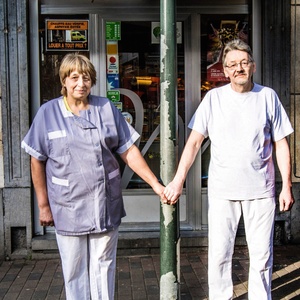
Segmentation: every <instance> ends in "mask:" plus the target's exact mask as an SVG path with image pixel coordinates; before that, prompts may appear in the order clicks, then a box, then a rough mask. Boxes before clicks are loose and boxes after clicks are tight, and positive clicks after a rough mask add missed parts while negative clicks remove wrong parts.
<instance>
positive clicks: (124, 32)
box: [118, 22, 185, 189]
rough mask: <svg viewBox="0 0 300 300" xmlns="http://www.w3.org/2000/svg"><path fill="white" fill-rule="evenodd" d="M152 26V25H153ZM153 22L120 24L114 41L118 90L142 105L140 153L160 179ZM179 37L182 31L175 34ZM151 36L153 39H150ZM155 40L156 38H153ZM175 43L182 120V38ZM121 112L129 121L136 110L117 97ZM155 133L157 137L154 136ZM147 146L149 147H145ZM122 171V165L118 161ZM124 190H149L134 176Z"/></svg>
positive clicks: (156, 48)
mask: <svg viewBox="0 0 300 300" xmlns="http://www.w3.org/2000/svg"><path fill="white" fill-rule="evenodd" d="M153 23H155V24H156V25H155V26H154V25H153ZM159 32H160V31H159V28H158V26H157V22H122V24H121V40H120V41H119V42H118V54H119V68H120V70H119V82H120V88H125V89H128V90H131V91H134V93H135V94H136V95H138V96H139V98H140V101H141V102H142V105H143V114H144V117H143V118H144V120H143V128H142V132H141V140H140V144H139V147H140V150H141V151H143V152H145V155H144V157H145V159H146V161H147V163H148V165H149V166H150V168H151V170H152V171H153V172H154V173H155V175H156V176H157V178H160V141H159V130H158V129H159V128H158V126H159V124H160V45H159ZM179 34H180V35H182V30H181V31H180V32H178V35H179ZM153 35H154V37H153ZM155 37H157V39H155ZM180 41H181V42H180V43H177V45H178V46H177V56H178V79H177V85H178V113H179V116H180V118H181V120H182V121H183V122H184V119H185V103H184V64H183V61H184V58H183V55H184V53H183V42H182V41H183V39H182V36H181V39H180ZM121 101H122V112H123V114H124V115H125V116H126V117H127V118H128V120H129V121H132V125H133V126H134V125H135V124H134V120H135V118H136V115H135V114H136V111H135V109H134V106H133V103H132V101H131V100H130V99H129V98H128V97H126V96H121ZM155 132H157V134H155ZM148 147H149V148H148ZM145 149H148V150H145ZM120 164H121V166H122V168H124V167H125V166H124V164H123V163H122V162H120ZM127 188H129V189H135V188H149V186H148V185H147V184H146V183H145V182H143V180H141V179H140V178H139V177H138V176H137V175H136V174H133V176H132V178H131V180H130V181H129V183H128V185H127Z"/></svg>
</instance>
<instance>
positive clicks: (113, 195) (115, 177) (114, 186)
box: [108, 169, 122, 201]
mask: <svg viewBox="0 0 300 300" xmlns="http://www.w3.org/2000/svg"><path fill="white" fill-rule="evenodd" d="M108 186H109V195H110V200H111V201H114V200H117V199H120V198H121V197H122V188H121V175H120V170H119V169H116V170H114V171H112V172H110V173H108Z"/></svg>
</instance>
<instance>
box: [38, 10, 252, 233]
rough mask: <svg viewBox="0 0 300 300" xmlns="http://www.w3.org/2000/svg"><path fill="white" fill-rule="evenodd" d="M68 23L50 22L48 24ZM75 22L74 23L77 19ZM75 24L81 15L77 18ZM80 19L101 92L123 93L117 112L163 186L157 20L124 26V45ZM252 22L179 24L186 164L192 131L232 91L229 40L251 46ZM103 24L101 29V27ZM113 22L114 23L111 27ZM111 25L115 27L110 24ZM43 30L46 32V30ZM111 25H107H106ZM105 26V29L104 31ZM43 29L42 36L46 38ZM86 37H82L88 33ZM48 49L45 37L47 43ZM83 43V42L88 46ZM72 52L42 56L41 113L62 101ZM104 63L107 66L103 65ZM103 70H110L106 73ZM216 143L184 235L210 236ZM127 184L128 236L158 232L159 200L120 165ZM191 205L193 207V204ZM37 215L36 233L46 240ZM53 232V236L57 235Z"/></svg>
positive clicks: (196, 171) (197, 174) (190, 192)
mask: <svg viewBox="0 0 300 300" xmlns="http://www.w3.org/2000/svg"><path fill="white" fill-rule="evenodd" d="M49 17H50V18H58V19H61V16H53V15H51V16H48V15H44V16H43V19H44V20H46V19H47V18H49ZM70 18H71V16H70ZM72 18H74V15H72ZM76 18H77V19H80V18H81V19H84V20H89V26H90V27H89V28H90V29H89V31H88V34H85V36H86V37H88V39H89V40H90V42H91V41H92V40H93V39H94V38H95V41H99V43H100V44H101V46H100V47H99V45H97V44H96V43H95V41H93V42H91V46H90V47H89V49H88V51H81V52H80V53H81V54H84V55H86V56H88V57H90V59H91V60H92V62H93V63H94V64H95V66H96V69H97V70H98V76H97V77H98V83H97V86H96V88H95V89H94V91H100V95H101V96H104V95H107V92H108V91H119V92H120V98H119V99H118V101H116V103H115V104H116V106H117V107H118V108H119V109H120V110H121V112H122V114H123V115H124V118H125V119H126V120H127V121H128V122H129V123H131V124H132V126H134V127H136V129H137V130H138V131H140V134H141V138H140V140H139V142H138V143H139V144H138V146H139V148H140V150H141V151H142V153H143V155H144V157H145V159H146V161H147V163H148V164H149V166H150V168H151V169H152V170H153V172H154V173H155V174H156V176H157V177H158V178H160V136H159V126H160V118H161V115H160V80H159V77H160V45H159V29H157V28H159V22H158V20H155V19H154V20H151V19H150V20H144V21H141V20H139V21H128V20H125V21H122V20H121V21H119V20H116V22H120V26H121V27H120V28H121V34H120V39H118V40H109V39H106V37H105V35H101V36H100V37H99V36H97V35H96V33H97V32H104V31H105V23H106V20H105V19H102V18H101V16H100V15H97V16H96V15H78V16H76ZM248 18H249V15H248V14H246V13H244V12H243V13H239V12H238V11H237V12H236V13H235V14H226V15H222V14H193V15H190V16H189V17H188V18H184V19H182V20H180V18H179V21H178V22H177V66H178V70H177V101H178V125H179V126H178V133H179V141H178V144H179V156H180V154H181V151H182V149H183V147H184V142H185V140H186V138H187V136H188V134H189V130H188V129H187V124H188V122H189V120H190V119H191V117H192V115H193V113H194V111H195V109H196V108H197V107H198V105H199V103H200V101H201V99H202V98H203V97H204V95H205V93H206V92H207V91H208V90H209V89H211V88H213V87H215V86H218V85H222V84H226V83H227V80H226V78H225V77H224V75H223V74H222V68H221V63H220V57H221V53H222V47H223V45H224V42H225V41H226V39H232V38H234V37H240V38H243V39H248V30H249V19H248ZM99 20H101V22H100V21H99ZM112 21H114V20H112ZM110 22H111V19H110ZM41 24H42V25H41V26H44V25H43V24H44V23H43V22H41ZM103 24H104V25H103ZM102 26H103V27H102ZM42 29H43V28H40V32H43V31H42ZM82 34H83V33H82ZM40 42H41V44H42V45H44V44H45V36H43V35H42V36H41V41H40ZM83 42H84V41H83ZM66 53H67V51H63V52H61V51H60V52H59V51H53V50H51V51H46V50H45V48H43V47H42V49H41V53H40V78H41V79H40V90H41V98H40V99H41V102H40V105H42V104H43V103H44V102H45V101H48V100H50V99H52V98H55V97H58V96H59V94H60V83H59V77H58V68H59V65H60V61H61V59H62V58H63V56H64V55H65V54H66ZM99 62H101V65H100V64H99ZM103 64H106V65H105V66H103ZM209 157H210V154H209V140H207V141H205V143H204V145H203V147H202V150H201V153H199V155H198V156H197V158H196V161H195V163H194V165H193V167H192V168H191V170H190V172H189V175H188V178H187V181H186V183H185V189H184V192H183V195H182V197H181V199H180V202H179V203H180V209H179V211H180V227H181V230H200V231H203V232H206V230H207V190H206V189H207V179H208V162H209ZM120 166H121V169H122V172H123V173H122V174H123V175H122V176H123V195H124V203H125V209H126V211H127V216H126V217H125V218H124V219H123V222H122V225H121V227H120V230H121V231H159V221H160V214H159V206H160V203H159V199H158V197H157V196H156V195H155V194H154V192H153V191H152V189H151V188H150V187H149V186H148V185H147V184H146V183H145V182H143V181H142V180H141V178H139V177H138V176H137V175H135V174H133V173H132V172H130V170H128V169H127V168H126V167H125V166H124V164H123V163H122V162H121V161H120ZM187 199H188V201H187ZM38 224H39V222H38V211H37V210H36V212H35V233H36V234H44V230H43V228H41V227H40V226H39V225H38ZM52 231H53V229H52V228H47V229H46V232H52Z"/></svg>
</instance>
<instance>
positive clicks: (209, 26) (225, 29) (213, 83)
mask: <svg viewBox="0 0 300 300" xmlns="http://www.w3.org/2000/svg"><path fill="white" fill-rule="evenodd" d="M248 30H249V16H248V15H202V16H201V29H200V32H201V99H203V98H204V96H205V94H206V93H207V92H208V91H209V90H210V89H212V88H214V87H218V86H222V85H225V84H228V83H229V81H228V79H227V78H226V77H225V75H224V72H223V66H222V54H223V49H224V45H225V44H226V43H227V42H228V41H230V40H233V39H236V38H239V39H242V40H244V41H245V42H247V43H249V40H248ZM209 160H210V141H209V139H207V140H205V141H204V143H203V146H202V174H201V176H202V187H206V186H207V179H208V166H209Z"/></svg>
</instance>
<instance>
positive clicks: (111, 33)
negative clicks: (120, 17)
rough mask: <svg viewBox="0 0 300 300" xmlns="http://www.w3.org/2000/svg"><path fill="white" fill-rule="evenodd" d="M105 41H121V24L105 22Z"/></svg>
mask: <svg viewBox="0 0 300 300" xmlns="http://www.w3.org/2000/svg"><path fill="white" fill-rule="evenodd" d="M105 32H106V40H112V41H119V40H121V22H106V27H105Z"/></svg>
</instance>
